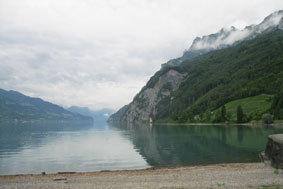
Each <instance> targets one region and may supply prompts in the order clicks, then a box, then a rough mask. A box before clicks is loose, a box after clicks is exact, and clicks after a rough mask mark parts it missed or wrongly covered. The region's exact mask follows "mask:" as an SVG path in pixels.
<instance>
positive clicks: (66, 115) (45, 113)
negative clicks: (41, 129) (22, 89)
mask: <svg viewBox="0 0 283 189" xmlns="http://www.w3.org/2000/svg"><path fill="white" fill-rule="evenodd" d="M0 121H61V122H68V121H72V122H74V121H80V122H84V121H85V122H89V123H91V122H92V121H93V120H92V118H91V117H87V116H83V115H80V114H74V113H72V112H69V111H67V110H65V109H64V108H62V107H60V106H58V105H55V104H52V103H50V102H46V101H44V100H42V99H40V98H32V97H29V96H26V95H23V94H21V93H19V92H17V91H6V90H3V89H0Z"/></svg>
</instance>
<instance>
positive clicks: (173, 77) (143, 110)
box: [109, 69, 186, 125]
mask: <svg viewBox="0 0 283 189" xmlns="http://www.w3.org/2000/svg"><path fill="white" fill-rule="evenodd" d="M185 77H186V74H182V73H180V72H178V71H176V70H173V69H170V70H168V71H165V73H164V74H162V75H161V76H160V77H159V78H158V80H157V81H151V82H152V83H153V84H152V83H151V84H152V86H147V87H144V88H143V89H142V91H141V92H140V93H139V94H137V95H136V97H135V98H134V100H133V102H132V103H130V104H129V105H128V106H126V107H124V108H122V109H121V110H119V111H118V112H117V113H116V114H114V115H113V116H111V118H110V119H109V121H110V122H111V121H119V122H122V123H125V124H126V125H133V124H138V123H149V120H150V118H151V119H154V118H155V116H156V114H157V110H156V106H157V104H158V103H159V102H160V101H161V100H163V99H164V98H166V97H168V96H169V95H170V94H171V93H172V92H174V91H175V90H176V89H177V88H178V87H179V85H180V83H181V82H182V80H183V79H184V78H185ZM149 83H150V82H149ZM117 115H118V116H117Z"/></svg>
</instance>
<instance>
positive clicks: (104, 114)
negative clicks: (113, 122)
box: [67, 106, 115, 123]
mask: <svg viewBox="0 0 283 189" xmlns="http://www.w3.org/2000/svg"><path fill="white" fill-rule="evenodd" d="M67 110H68V111H70V112H73V113H78V114H81V115H84V116H88V117H92V118H93V121H94V122H96V123H97V122H105V121H107V119H108V118H109V116H110V115H112V114H113V113H114V112H115V111H114V110H111V109H107V108H104V109H101V110H96V111H92V110H90V109H89V108H88V107H79V106H71V107H70V108H68V109H67Z"/></svg>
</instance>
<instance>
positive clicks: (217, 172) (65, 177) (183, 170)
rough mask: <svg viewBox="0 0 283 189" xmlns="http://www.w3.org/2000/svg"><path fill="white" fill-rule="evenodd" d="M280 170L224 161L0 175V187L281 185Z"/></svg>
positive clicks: (227, 186) (232, 186) (249, 186)
mask: <svg viewBox="0 0 283 189" xmlns="http://www.w3.org/2000/svg"><path fill="white" fill-rule="evenodd" d="M282 174H283V170H278V172H277V171H275V169H274V168H272V167H270V166H269V165H268V164H265V163H227V164H215V165H206V166H188V167H175V168H147V169H137V170H116V171H109V170H104V171H97V172H63V173H60V172H59V173H55V174H45V175H43V174H21V175H2V176H0V188H221V187H222V188H259V187H263V186H279V187H282V188H283V179H282V176H283V175H282Z"/></svg>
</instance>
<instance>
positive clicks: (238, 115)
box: [237, 105, 244, 123]
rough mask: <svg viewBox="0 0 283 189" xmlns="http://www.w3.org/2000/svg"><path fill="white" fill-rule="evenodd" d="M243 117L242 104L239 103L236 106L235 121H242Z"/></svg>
mask: <svg viewBox="0 0 283 189" xmlns="http://www.w3.org/2000/svg"><path fill="white" fill-rule="evenodd" d="M243 118H244V113H243V109H242V106H241V105H239V106H238V107H237V123H243Z"/></svg>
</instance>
